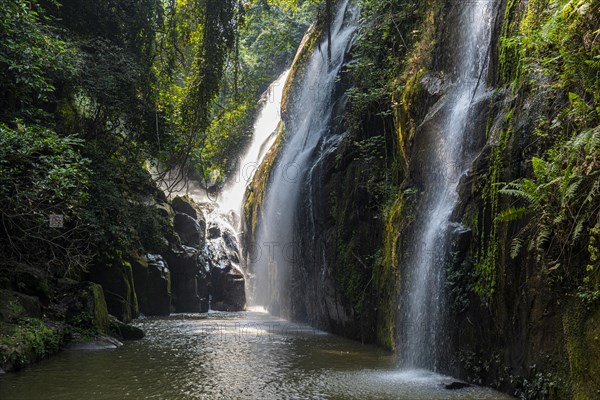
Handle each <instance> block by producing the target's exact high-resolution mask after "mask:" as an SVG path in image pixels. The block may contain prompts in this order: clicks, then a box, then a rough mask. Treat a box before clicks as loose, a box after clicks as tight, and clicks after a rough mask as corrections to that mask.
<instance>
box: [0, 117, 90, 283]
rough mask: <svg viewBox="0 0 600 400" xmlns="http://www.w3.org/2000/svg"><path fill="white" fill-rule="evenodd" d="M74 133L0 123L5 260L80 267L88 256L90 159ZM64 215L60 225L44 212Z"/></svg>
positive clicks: (59, 267) (0, 203) (0, 205)
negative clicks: (51, 224) (62, 134)
mask: <svg viewBox="0 0 600 400" xmlns="http://www.w3.org/2000/svg"><path fill="white" fill-rule="evenodd" d="M82 146H83V141H82V140H81V139H80V138H78V137H76V136H66V137H60V136H58V135H57V134H56V133H55V132H53V131H51V130H48V129H44V128H40V127H31V126H25V125H20V124H19V126H18V128H17V129H11V128H9V127H7V126H6V125H1V124H0V215H1V217H2V218H1V220H2V231H1V232H0V236H1V237H2V247H1V251H0V252H1V254H2V258H3V259H4V260H5V261H7V260H15V261H25V262H30V263H33V264H41V265H45V266H47V267H48V268H55V269H56V271H57V272H58V273H63V274H64V273H68V272H72V271H77V270H81V269H84V268H85V266H86V265H87V263H88V262H89V259H90V252H89V251H88V249H89V243H88V241H89V240H90V236H91V234H90V231H89V229H88V228H87V227H86V226H85V224H84V222H83V221H82V212H83V208H84V206H85V204H86V203H87V201H88V199H89V194H88V191H87V189H88V186H89V173H90V172H89V162H88V160H87V159H85V158H83V157H82V155H81V147H82ZM50 214H61V215H63V216H64V223H65V226H64V228H50V227H49V224H48V216H49V215H50Z"/></svg>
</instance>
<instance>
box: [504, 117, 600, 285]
mask: <svg viewBox="0 0 600 400" xmlns="http://www.w3.org/2000/svg"><path fill="white" fill-rule="evenodd" d="M599 154H600V128H595V129H591V130H586V131H583V132H581V133H580V134H578V135H577V136H575V137H574V138H573V139H571V140H569V141H567V142H565V143H559V144H558V145H557V146H555V147H554V148H552V149H550V150H549V151H548V154H547V160H544V159H541V158H537V157H534V158H533V159H532V169H533V173H534V179H527V178H521V179H518V180H516V181H514V182H511V183H508V184H505V185H504V186H503V188H502V189H501V190H500V193H502V194H505V195H509V196H512V197H516V198H518V199H519V200H521V201H522V203H523V204H524V206H519V207H513V208H510V209H508V210H507V211H504V212H502V213H500V214H499V216H498V218H499V219H501V220H503V221H510V220H514V219H516V218H518V217H521V216H524V215H528V216H530V218H529V221H528V223H527V225H526V226H525V227H524V228H523V230H522V231H521V233H520V235H519V236H517V238H515V239H514V240H513V251H512V253H513V256H516V255H517V254H518V251H519V249H520V245H521V243H522V241H523V240H524V239H523V237H527V238H528V239H527V240H528V250H534V251H535V252H536V254H537V257H538V261H540V262H542V263H544V264H545V265H546V269H547V272H548V273H553V274H558V277H557V278H559V279H560V280H561V281H562V280H565V281H567V282H564V283H565V284H567V283H568V281H570V280H571V281H573V280H574V282H577V283H580V284H587V283H590V277H589V276H587V274H588V273H590V274H593V273H594V272H595V269H597V267H596V265H597V261H598V260H597V259H595V257H597V256H595V255H594V254H595V251H596V250H595V243H596V240H595V238H594V232H596V231H597V230H598V229H599V228H600V221H599V220H598V209H599V207H600V203H599V200H598V192H599V189H600V157H599ZM590 242H591V246H590V249H589V253H590V256H589V263H587V264H584V265H579V266H578V265H577V264H578V263H579V262H581V261H580V260H578V257H577V256H575V254H577V253H578V252H580V251H581V250H582V249H585V248H586V247H587V245H588V243H590ZM571 264H575V265H571ZM583 276H585V277H584V278H583V281H582V277H583Z"/></svg>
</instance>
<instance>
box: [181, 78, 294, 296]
mask: <svg viewBox="0 0 600 400" xmlns="http://www.w3.org/2000/svg"><path fill="white" fill-rule="evenodd" d="M288 74H289V70H288V71H285V72H284V73H282V74H281V75H280V76H279V77H278V78H277V79H276V80H275V81H274V82H273V83H272V84H271V85H270V86H269V88H268V89H267V91H266V92H265V93H264V94H263V96H262V99H261V103H262V104H261V106H260V108H259V112H258V115H257V117H256V120H255V122H254V126H253V135H252V138H251V140H250V144H249V145H248V147H247V148H246V150H245V152H244V153H243V154H242V155H241V156H240V157H239V159H238V160H237V163H236V170H235V171H236V172H235V173H233V174H232V175H231V176H230V177H229V179H228V180H227V181H226V183H225V185H224V186H223V188H222V189H221V190H220V191H219V192H218V193H216V194H215V193H213V194H210V193H208V192H207V191H206V190H205V189H203V188H200V187H198V186H192V187H191V188H186V191H185V193H186V194H189V195H190V196H191V197H192V198H193V199H194V200H195V201H196V202H197V203H198V204H200V206H201V208H202V211H203V212H204V216H205V218H206V223H207V228H208V231H209V232H210V231H211V229H213V232H219V234H216V235H212V234H209V235H207V238H206V243H205V245H204V248H203V249H202V256H203V258H204V260H205V261H206V262H207V263H208V264H209V265H213V266H216V267H218V268H221V269H226V268H228V267H229V266H230V267H231V268H233V269H235V270H237V273H239V274H241V275H244V276H246V271H245V270H244V265H242V263H243V261H244V260H243V259H242V257H240V253H241V251H240V250H241V249H240V248H239V245H240V243H241V244H243V243H244V242H243V241H242V240H240V237H239V234H240V231H241V225H242V223H241V222H242V218H241V216H243V202H244V194H245V192H246V189H247V187H248V185H249V184H250V182H252V178H253V177H254V173H255V172H256V170H257V169H258V167H259V166H260V164H261V162H262V161H263V158H264V157H265V154H266V153H267V151H268V150H269V148H270V147H271V146H272V145H273V143H274V142H275V139H276V131H277V126H278V125H279V122H280V121H281V99H282V96H283V88H284V85H285V82H286V80H287V77H288ZM182 194H183V192H182ZM247 278H248V277H247V276H246V285H247V284H248V279H247ZM247 291H248V287H246V292H247Z"/></svg>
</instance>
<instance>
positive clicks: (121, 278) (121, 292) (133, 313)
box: [89, 262, 139, 323]
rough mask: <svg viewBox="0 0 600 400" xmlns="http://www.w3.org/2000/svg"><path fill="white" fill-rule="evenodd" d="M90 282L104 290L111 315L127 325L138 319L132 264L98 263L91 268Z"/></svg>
mask: <svg viewBox="0 0 600 400" xmlns="http://www.w3.org/2000/svg"><path fill="white" fill-rule="evenodd" d="M89 280H91V281H92V282H95V283H98V284H100V285H101V286H102V289H104V297H105V298H106V305H107V306H108V312H109V313H110V314H112V315H114V316H116V317H117V318H119V320H121V321H123V322H125V323H127V322H129V321H131V320H132V319H133V318H137V316H138V313H139V308H138V302H137V296H136V291H135V283H134V279H133V271H132V265H131V263H130V262H120V263H119V262H114V263H98V264H96V265H94V266H93V267H92V268H91V270H90V273H89Z"/></svg>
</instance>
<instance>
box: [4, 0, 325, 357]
mask: <svg viewBox="0 0 600 400" xmlns="http://www.w3.org/2000/svg"><path fill="white" fill-rule="evenodd" d="M321 8H322V5H321V4H320V3H319V2H313V1H279V0H278V1H267V0H256V1H251V2H247V1H244V2H242V1H235V0H226V1H224V0H180V1H175V0H173V1H160V0H127V1H113V0H102V1H76V0H64V1H60V2H59V1H55V0H48V1H45V0H36V1H24V0H3V1H2V2H0V14H1V15H2V19H1V20H0V37H1V38H2V40H1V41H0V147H1V150H0V217H1V225H0V258H1V259H2V261H1V262H0V270H1V271H2V274H1V275H2V280H1V282H2V285H0V289H2V290H4V289H14V288H17V289H19V290H20V291H23V292H28V289H27V288H26V286H27V285H26V283H22V282H21V283H19V282H18V281H19V280H22V279H23V278H22V277H19V278H16V276H20V275H19V274H20V273H21V272H22V271H30V272H31V274H32V276H35V277H36V278H35V279H40V280H43V281H44V285H46V286H47V287H46V289H47V290H46V289H45V290H44V291H43V292H44V293H43V296H42V297H47V299H46V300H47V301H44V303H45V306H47V305H48V304H47V303H48V301H50V300H53V299H55V298H57V296H58V297H60V296H61V290H64V287H63V286H60V284H59V283H57V282H56V281H55V279H63V278H70V279H71V278H74V279H76V280H79V279H88V278H89V277H90V276H97V275H100V276H102V275H103V274H104V272H103V270H111V269H112V270H119V271H120V269H121V268H122V267H121V266H122V265H130V264H129V261H131V260H135V259H139V256H140V255H142V254H144V253H145V252H164V250H165V246H166V241H165V239H164V238H165V236H168V235H169V234H170V231H171V230H172V226H171V225H170V224H171V223H170V222H169V220H168V219H167V218H165V216H164V214H161V210H160V209H159V208H157V207H156V204H157V201H158V202H160V201H162V200H164V195H163V194H162V192H161V191H160V190H158V185H160V184H163V185H165V186H167V187H171V188H172V187H174V186H177V185H178V184H181V183H182V181H183V180H184V179H187V177H188V176H195V177H196V178H198V179H200V180H203V181H204V182H205V183H207V185H208V184H215V183H219V182H220V181H222V179H223V178H224V177H225V174H230V173H232V172H233V169H234V167H235V161H236V156H237V154H238V153H239V152H240V150H241V149H242V148H243V146H244V144H245V143H246V142H245V140H246V139H247V138H248V136H249V135H250V133H251V127H252V122H253V121H252V120H253V116H254V113H255V111H256V108H257V105H258V100H259V98H260V95H261V93H262V91H264V90H265V89H266V87H267V85H268V83H269V82H271V81H272V80H273V79H274V78H275V77H276V76H277V75H279V74H280V73H281V72H282V71H283V70H284V69H285V67H286V66H287V65H289V64H290V62H291V60H292V58H293V56H294V53H295V50H296V48H297V45H298V43H299V41H300V39H301V37H302V35H303V33H304V31H305V30H306V28H307V26H308V25H309V24H310V23H311V20H312V18H313V16H314V14H315V13H317V12H320V11H319V10H320V9H321ZM151 174H154V175H151ZM184 177H185V178H184ZM210 177H213V178H214V179H212V181H211V182H208V180H210ZM50 215H61V216H63V224H64V225H63V226H62V227H51V226H50V225H49V216H50ZM30 268H33V269H32V270H30ZM129 268H130V267H129ZM28 273H29V272H28ZM14 285H17V286H19V285H20V286H19V287H13V286H14ZM59 286H60V287H61V288H62V289H60V288H59ZM105 289H106V288H105ZM11 293H12V292H3V296H2V299H3V302H4V301H6V302H7V303H10V304H13V303H14V304H15V307H17V306H19V304H21V303H22V302H23V301H25V300H23V299H22V298H20V297H18V296H17V298H13V297H14V296H13V295H12V294H11ZM28 295H34V296H39V295H40V293H38V292H37V291H36V290H33V289H32V290H29V292H28ZM51 302H52V301H50V303H51ZM11 307H12V306H11ZM34 308H35V307H34ZM7 310H8V309H7ZM11 310H12V309H11ZM9 311H10V310H8V311H6V312H4V313H1V314H2V315H1V316H0V317H1V318H0V319H1V320H4V321H7V323H8V324H9V325H7V326H4V325H2V327H4V328H6V329H4V328H2V329H0V331H1V332H3V333H6V334H7V335H8V336H4V338H5V339H6V340H7V342H6V343H8V344H7V346H8V348H11V343H13V342H12V341H14V340H15V339H14V338H15V335H17V334H16V333H14V332H13V331H14V326H15V325H13V323H16V324H17V325H19V324H20V322H19V321H21V320H23V321H25V320H24V319H23V318H29V316H31V313H29V312H22V313H21V312H19V313H15V312H12V311H11V312H9ZM25 311H27V310H25ZM34 314H36V315H35V317H36V318H37V317H39V316H40V315H39V314H37V313H34ZM127 315H129V314H127ZM36 324H37V322H35V323H32V324H29V325H28V326H32V327H34V326H38V325H39V324H37V325H36ZM42 325H43V324H42ZM11 332H13V333H12V334H11ZM3 340H4V339H3ZM6 343H5V344H6ZM54 347H56V346H54V345H53V348H54ZM4 350H6V348H4ZM19 351H20V352H21V353H23V352H25V353H26V351H25V350H23V349H21V350H19ZM42 353H44V352H42ZM32 354H33V353H32ZM36 354H37V353H36ZM38 355H41V353H40V354H38ZM24 358H25V359H26V358H27V357H24ZM30 358H31V359H33V358H35V357H30ZM25 359H24V360H23V363H25V364H26V360H25ZM0 361H6V360H0Z"/></svg>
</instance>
